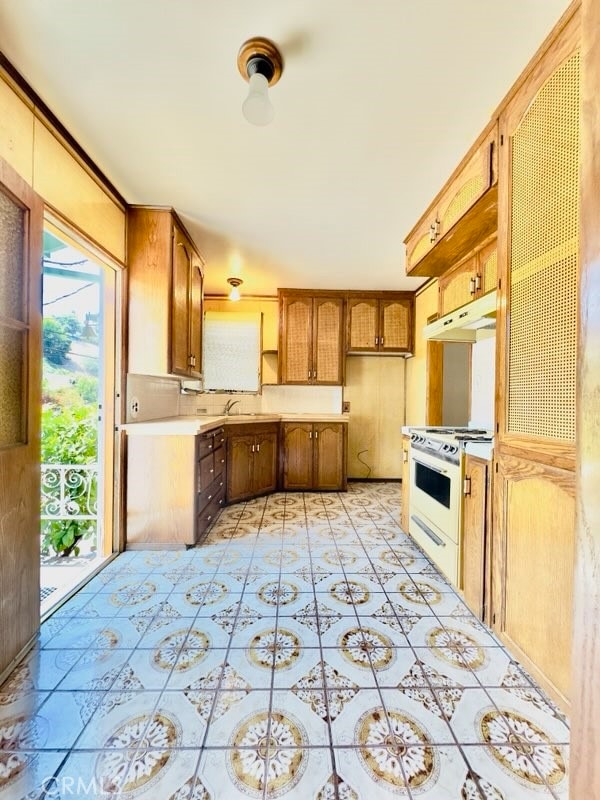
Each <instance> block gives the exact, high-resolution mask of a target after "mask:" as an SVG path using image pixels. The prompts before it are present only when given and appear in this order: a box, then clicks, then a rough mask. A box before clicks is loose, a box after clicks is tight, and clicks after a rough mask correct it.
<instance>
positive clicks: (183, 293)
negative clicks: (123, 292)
mask: <svg viewBox="0 0 600 800" xmlns="http://www.w3.org/2000/svg"><path fill="white" fill-rule="evenodd" d="M191 269H192V251H191V248H190V246H189V244H188V240H187V237H186V236H184V234H183V232H182V231H181V230H180V229H179V228H178V226H177V225H175V226H174V237H173V289H172V295H171V372H172V373H173V374H174V375H188V374H189V371H190V355H191V354H190V350H189V333H190V330H189V329H190V318H189V283H190V274H191Z"/></svg>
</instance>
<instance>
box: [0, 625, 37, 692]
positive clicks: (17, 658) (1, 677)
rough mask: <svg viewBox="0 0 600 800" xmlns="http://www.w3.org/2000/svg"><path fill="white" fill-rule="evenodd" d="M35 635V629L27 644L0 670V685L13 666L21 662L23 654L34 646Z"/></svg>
mask: <svg viewBox="0 0 600 800" xmlns="http://www.w3.org/2000/svg"><path fill="white" fill-rule="evenodd" d="M37 637H38V631H36V632H35V633H34V634H33V636H32V637H31V639H30V640H29V641H28V642H27V644H26V645H25V647H23V648H22V649H21V650H19V652H18V653H17V655H16V656H15V657H14V658H13V660H12V661H11V662H10V664H9V665H8V666H7V667H5V669H4V670H3V671H2V672H0V686H1V685H2V684H3V683H4V681H5V680H6V679H7V678H8V676H9V675H10V674H11V672H12V671H13V670H14V669H15V667H18V666H19V663H20V662H21V661H22V660H23V659H24V658H25V656H26V655H27V653H28V652H29V651H30V650H31V649H32V648H33V647H34V646H35V643H36V641H37Z"/></svg>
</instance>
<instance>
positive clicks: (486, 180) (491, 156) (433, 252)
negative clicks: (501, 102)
mask: <svg viewBox="0 0 600 800" xmlns="http://www.w3.org/2000/svg"><path fill="white" fill-rule="evenodd" d="M497 151H498V122H497V120H493V121H492V122H490V124H489V125H488V126H487V127H486V129H485V130H484V131H483V133H482V134H481V136H480V137H479V138H478V139H477V141H476V142H475V144H474V145H473V147H472V148H471V150H470V151H469V152H468V153H467V155H466V156H465V158H464V159H463V160H462V162H461V163H460V164H459V166H458V167H457V169H456V170H455V171H454V173H453V175H452V176H451V177H450V179H449V180H448V182H447V183H446V185H445V186H444V187H443V188H442V190H441V191H440V192H439V193H438V195H437V197H436V198H435V200H434V201H433V202H432V204H431V205H430V206H429V208H428V209H427V211H426V212H425V213H424V214H423V216H422V217H421V219H420V220H419V221H418V222H417V224H416V225H415V227H414V228H413V229H412V231H411V232H410V233H409V234H408V236H407V237H406V239H405V240H404V241H405V244H406V271H407V274H408V275H414V276H428V277H429V276H430V277H438V276H439V275H442V274H443V273H444V272H445V271H446V270H447V269H448V268H449V267H450V266H451V265H452V264H455V263H456V262H457V261H459V260H460V259H461V258H462V257H463V256H465V255H466V254H467V253H468V252H470V251H471V250H472V249H473V248H474V247H475V246H476V245H477V244H478V243H479V242H480V241H481V240H482V239H483V238H485V237H486V236H488V235H489V234H491V233H492V232H493V231H494V230H495V229H496V227H497V224H498V191H497V181H498V152H497Z"/></svg>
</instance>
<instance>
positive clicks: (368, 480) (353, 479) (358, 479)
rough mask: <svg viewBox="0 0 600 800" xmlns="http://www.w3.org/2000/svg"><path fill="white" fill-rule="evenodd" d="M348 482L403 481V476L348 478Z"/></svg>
mask: <svg viewBox="0 0 600 800" xmlns="http://www.w3.org/2000/svg"><path fill="white" fill-rule="evenodd" d="M348 483H402V478H348Z"/></svg>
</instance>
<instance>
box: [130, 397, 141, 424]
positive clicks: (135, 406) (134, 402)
mask: <svg viewBox="0 0 600 800" xmlns="http://www.w3.org/2000/svg"><path fill="white" fill-rule="evenodd" d="M129 413H130V414H131V416H132V417H133V418H134V419H135V418H136V417H137V415H138V414H139V413H140V401H139V400H138V399H137V397H132V398H131V400H130V401H129Z"/></svg>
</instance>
